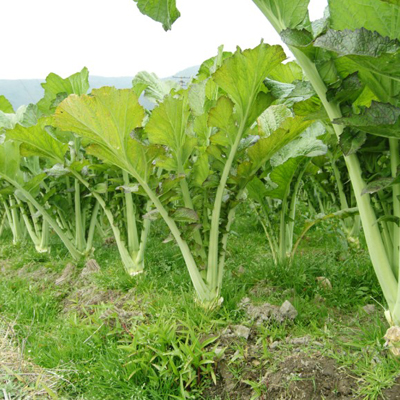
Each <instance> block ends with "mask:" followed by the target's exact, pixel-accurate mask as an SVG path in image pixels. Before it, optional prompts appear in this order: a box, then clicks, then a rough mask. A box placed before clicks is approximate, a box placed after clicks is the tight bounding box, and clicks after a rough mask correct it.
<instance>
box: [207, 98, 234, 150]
mask: <svg viewBox="0 0 400 400" xmlns="http://www.w3.org/2000/svg"><path fill="white" fill-rule="evenodd" d="M233 108H234V104H233V102H232V100H230V99H229V98H228V97H226V96H221V97H220V98H219V99H218V101H217V104H216V105H215V107H213V108H212V109H211V110H210V112H209V114H208V126H209V127H215V128H218V130H219V134H220V136H222V138H223V140H222V141H221V139H218V138H217V140H216V138H215V136H217V135H214V136H211V141H212V142H213V143H217V144H220V145H222V146H227V145H228V144H232V143H233V142H234V140H235V134H236V132H237V127H236V123H235V119H234V116H233Z"/></svg>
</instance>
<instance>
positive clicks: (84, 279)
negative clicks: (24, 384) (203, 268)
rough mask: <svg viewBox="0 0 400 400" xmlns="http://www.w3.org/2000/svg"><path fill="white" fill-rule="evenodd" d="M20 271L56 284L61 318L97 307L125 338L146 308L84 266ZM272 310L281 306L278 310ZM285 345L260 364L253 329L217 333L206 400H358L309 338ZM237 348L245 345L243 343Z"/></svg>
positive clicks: (397, 388)
mask: <svg viewBox="0 0 400 400" xmlns="http://www.w3.org/2000/svg"><path fill="white" fill-rule="evenodd" d="M92 264H93V263H92ZM22 270H23V271H24V275H23V276H24V277H25V276H28V278H29V279H30V280H33V281H39V280H41V281H44V284H46V283H47V282H49V281H50V282H54V283H55V286H56V287H58V288H59V289H58V290H59V291H60V295H61V296H62V297H63V303H62V306H63V310H62V311H63V313H64V314H68V313H71V312H76V313H78V315H79V314H82V315H85V314H86V313H87V312H89V313H90V312H94V311H95V310H96V308H98V306H100V305H104V306H105V307H104V308H102V315H101V316H100V318H101V319H102V320H104V323H107V324H115V323H116V322H117V321H118V322H119V323H120V324H121V326H122V327H123V329H124V330H125V331H126V332H128V333H129V331H128V328H129V325H130V323H131V322H132V321H133V320H137V319H145V317H146V313H145V310H146V304H144V302H143V301H142V299H140V298H138V297H137V296H136V294H135V292H134V290H132V291H129V292H127V293H122V292H119V291H117V290H104V289H101V288H99V287H97V286H96V285H95V282H94V280H93V279H92V277H91V275H92V274H95V273H96V272H97V268H96V266H95V265H94V264H93V265H89V266H86V270H81V271H79V270H78V269H77V268H76V267H75V266H73V265H72V264H68V265H67V266H66V268H65V269H64V271H63V272H62V273H59V274H55V273H52V272H50V271H49V269H46V268H44V267H41V268H39V269H37V270H34V271H31V270H30V266H29V265H27V266H26V267H24V268H22ZM0 271H1V272H2V273H3V274H16V275H18V274H21V275H22V273H21V270H19V271H12V270H11V268H10V267H9V266H8V265H6V264H0ZM254 290H255V291H256V293H257V294H260V293H262V294H263V295H264V294H265V290H270V291H272V292H273V291H274V290H276V289H275V288H269V289H264V288H263V287H262V285H258V286H257V287H256V289H254ZM247 306H248V305H247ZM264 306H265V305H264ZM258 307H259V308H260V307H262V306H258ZM271 307H272V306H271ZM253 308H254V307H253ZM276 308H277V309H278V308H279V307H277V306H276ZM246 310H247V309H246ZM239 328H240V329H239ZM238 332H240V333H238ZM6 336H7V335H3V342H1V340H0V350H2V351H3V352H4V343H5V341H4V338H5V337H6ZM0 339H1V335H0ZM243 339H245V340H246V341H247V345H245V354H244V355H238V354H237V352H235V351H234V349H235V348H237V347H236V346H235V341H238V340H243ZM287 342H288V343H290V344H293V345H294V348H293V349H292V350H291V353H287V352H284V351H282V350H281V349H280V348H279V347H280V346H279V342H274V343H272V344H271V345H270V351H271V353H272V359H271V360H268V361H265V360H264V361H262V355H263V348H262V345H261V344H257V337H256V330H254V329H248V328H246V327H243V326H232V327H230V329H225V331H223V332H221V337H220V345H221V346H223V347H224V348H226V349H227V350H226V352H225V354H224V355H223V356H222V358H221V359H220V360H219V361H218V362H217V363H216V373H217V377H218V379H217V385H211V386H210V387H209V389H207V391H206V393H205V397H206V398H207V396H209V398H216V399H221V400H223V399H226V400H228V399H229V400H239V399H240V400H250V399H251V398H253V397H254V395H255V394H257V392H256V390H255V387H257V388H258V390H259V391H260V393H259V394H260V397H258V398H259V399H260V400H267V399H268V400H274V399H276V400H292V399H293V400H301V399H303V400H319V399H321V400H322V399H326V400H331V399H332V400H333V399H342V400H346V399H349V400H350V399H358V398H359V397H357V396H356V394H355V393H356V392H357V389H358V382H357V377H354V376H352V374H351V371H349V370H346V369H344V368H343V367H341V366H340V365H339V364H337V362H336V361H335V360H334V359H331V358H328V357H326V356H323V355H322V354H321V353H320V352H319V350H318V346H317V347H315V346H314V344H315V343H314V344H313V342H312V339H310V338H309V337H308V336H306V337H303V338H295V339H291V340H289V341H288V340H287ZM2 343H3V349H2V348H1V344H2ZM241 343H242V345H243V342H241ZM275 344H276V346H274V345H275ZM304 346H305V347H306V350H305V349H304ZM10 348H11V350H12V353H15V354H18V353H19V350H18V349H16V348H15V347H14V346H12V345H11V346H10V345H9V344H8V349H10ZM11 350H9V354H11ZM277 360H280V361H277ZM19 362H20V359H19ZM238 365H239V366H240V368H239V369H238ZM0 366H1V362H0ZM32 368H36V366H34V367H32ZM37 368H39V367H37ZM0 383H1V382H0ZM50 384H55V382H50ZM382 399H385V400H400V377H398V378H397V380H396V384H395V385H394V386H393V387H391V388H389V389H386V390H385V391H384V392H383V397H382Z"/></svg>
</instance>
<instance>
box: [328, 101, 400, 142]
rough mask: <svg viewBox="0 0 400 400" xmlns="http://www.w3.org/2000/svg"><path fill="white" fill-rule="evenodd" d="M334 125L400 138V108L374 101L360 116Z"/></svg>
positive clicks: (349, 117) (336, 122)
mask: <svg viewBox="0 0 400 400" xmlns="http://www.w3.org/2000/svg"><path fill="white" fill-rule="evenodd" d="M333 123H335V124H339V125H345V126H350V127H354V128H357V129H359V130H360V131H363V132H367V133H371V134H373V135H377V136H383V137H389V138H390V137H392V138H400V108H399V107H395V106H392V105H391V104H385V103H378V102H376V101H373V102H372V103H371V107H369V108H367V107H363V108H362V109H361V112H360V113H359V114H351V115H349V116H346V117H343V118H337V119H335V120H333Z"/></svg>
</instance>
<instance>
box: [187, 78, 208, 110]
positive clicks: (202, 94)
mask: <svg viewBox="0 0 400 400" xmlns="http://www.w3.org/2000/svg"><path fill="white" fill-rule="evenodd" d="M207 82H208V81H207V80H204V81H201V82H199V83H193V84H191V85H190V87H189V93H188V99H189V106H190V109H191V110H192V114H193V115H194V116H196V117H199V116H201V115H203V114H204V111H205V110H204V107H205V102H206V85H207Z"/></svg>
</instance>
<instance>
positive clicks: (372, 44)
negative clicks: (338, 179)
mask: <svg viewBox="0 0 400 400" xmlns="http://www.w3.org/2000/svg"><path fill="white" fill-rule="evenodd" d="M135 1H136V2H137V5H138V7H139V9H140V11H141V12H142V13H144V14H146V15H149V16H150V17H151V18H153V19H155V20H157V21H160V22H162V24H163V26H164V29H166V30H167V29H170V28H171V26H172V24H173V23H174V21H175V20H176V19H177V18H178V17H179V16H180V14H179V11H178V10H177V8H176V5H175V2H168V4H169V7H168V8H167V7H166V2H165V1H162V0H154V1H152V2H146V1H142V0H135ZM253 3H254V4H255V5H256V6H257V7H258V8H259V9H260V11H261V12H262V13H263V14H264V15H265V17H266V18H267V20H268V21H269V23H270V24H271V25H272V26H273V27H274V28H275V29H276V31H277V32H278V33H279V34H280V35H281V38H282V40H283V41H284V42H285V44H286V45H287V46H288V48H289V49H290V51H291V53H292V54H293V56H294V57H295V59H296V64H293V65H296V66H299V67H300V69H301V71H302V73H303V75H304V79H299V77H298V76H297V77H294V76H293V75H291V76H290V77H289V79H288V80H284V79H282V78H283V77H285V78H286V77H288V75H284V74H282V73H281V74H280V75H279V78H278V79H273V78H272V79H271V77H267V78H268V79H267V81H266V86H267V87H268V89H269V91H270V93H272V94H273V95H274V96H276V98H278V99H279V100H280V101H282V102H283V103H287V102H291V103H292V104H293V109H294V111H295V112H296V115H298V116H302V117H304V118H307V119H310V118H315V119H318V120H321V121H324V122H325V125H326V127H327V129H328V130H330V131H331V132H332V133H333V134H334V136H335V137H336V143H337V144H338V145H339V146H340V147H341V149H342V151H343V153H344V162H345V165H346V167H347V171H348V176H349V180H350V181H351V184H352V187H353V193H354V199H355V203H356V205H357V207H358V210H359V214H360V221H361V223H362V226H363V230H364V234H365V238H366V241H367V245H368V250H369V253H370V257H371V261H372V264H373V266H374V269H375V272H376V275H377V277H378V280H379V283H380V286H381V288H382V290H383V293H384V296H385V298H386V301H387V305H388V311H387V312H386V317H387V319H388V321H389V323H390V324H394V325H399V323H400V284H399V263H400V261H399V260H400V246H399V239H400V236H399V234H400V230H399V229H400V224H399V221H400V219H399V218H400V203H399V202H400V197H399V194H400V193H399V190H400V183H399V178H398V167H399V143H398V139H399V137H400V130H399V116H400V107H399V106H400V104H399V94H400V86H399V60H400V49H399V45H400V42H399V39H400V37H399V32H400V30H399V21H400V2H399V0H355V1H352V2H351V3H349V2H346V1H344V0H328V7H327V8H326V11H325V15H324V17H323V18H321V19H319V20H316V21H310V18H309V11H308V7H309V0H289V1H286V0H253ZM286 65H287V64H286ZM290 72H291V73H292V70H290ZM292 78H294V79H292ZM282 81H283V82H282ZM335 174H336V171H335ZM339 190H340V194H341V196H340V197H341V203H342V204H343V203H345V202H347V204H348V203H349V198H348V197H347V198H346V197H345V196H344V193H343V190H342V188H341V187H340V184H339ZM353 222H354V223H352V222H351V221H350V222H347V224H346V225H347V226H348V227H349V228H350V227H351V225H353V226H352V227H351V230H354V232H356V231H357V229H358V228H357V225H358V221H357V219H354V220H353Z"/></svg>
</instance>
